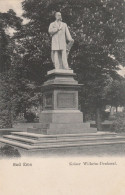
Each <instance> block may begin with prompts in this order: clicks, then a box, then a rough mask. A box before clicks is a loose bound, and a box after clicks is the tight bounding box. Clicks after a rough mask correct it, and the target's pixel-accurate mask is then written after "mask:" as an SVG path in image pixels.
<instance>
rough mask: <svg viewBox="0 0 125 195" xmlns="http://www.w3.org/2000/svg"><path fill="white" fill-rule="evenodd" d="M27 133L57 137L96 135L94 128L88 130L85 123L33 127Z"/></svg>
mask: <svg viewBox="0 0 125 195" xmlns="http://www.w3.org/2000/svg"><path fill="white" fill-rule="evenodd" d="M27 132H29V133H38V134H46V135H57V134H83V133H96V132H97V130H96V129H95V128H90V127H89V125H88V124H86V123H74V124H73V123H67V124H66V123H60V124H56V123H50V124H46V125H45V124H44V125H43V124H42V123H41V124H40V123H39V125H34V128H28V129H27Z"/></svg>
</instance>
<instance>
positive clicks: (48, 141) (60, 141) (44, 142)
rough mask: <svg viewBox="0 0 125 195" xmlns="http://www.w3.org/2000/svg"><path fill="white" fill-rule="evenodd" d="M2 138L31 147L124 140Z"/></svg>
mask: <svg viewBox="0 0 125 195" xmlns="http://www.w3.org/2000/svg"><path fill="white" fill-rule="evenodd" d="M4 138H6V139H9V140H15V141H16V142H23V143H26V144H31V145H48V144H55V143H58V144H65V143H77V142H78V143H79V142H99V141H114V140H115V141H116V140H117V141H120V140H125V136H124V137H121V136H117V137H97V138H95V137H94V138H72V139H71V138H69V139H63V138H62V139H57V140H53V139H46V140H41V141H39V140H34V139H27V138H25V137H20V136H17V135H8V136H7V135H6V136H4Z"/></svg>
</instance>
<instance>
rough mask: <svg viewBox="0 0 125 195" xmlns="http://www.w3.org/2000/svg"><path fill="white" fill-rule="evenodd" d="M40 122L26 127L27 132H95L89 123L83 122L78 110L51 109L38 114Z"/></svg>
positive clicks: (48, 133)
mask: <svg viewBox="0 0 125 195" xmlns="http://www.w3.org/2000/svg"><path fill="white" fill-rule="evenodd" d="M39 118H40V120H39V121H40V123H39V124H38V123H37V124H34V125H33V128H28V129H27V132H30V133H40V134H47V135H51V134H82V133H95V132H97V130H96V129H95V128H90V124H89V123H83V114H82V112H80V111H79V110H51V111H43V112H42V113H41V114H40V117H39Z"/></svg>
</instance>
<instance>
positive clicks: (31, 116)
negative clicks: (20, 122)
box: [24, 112, 36, 122]
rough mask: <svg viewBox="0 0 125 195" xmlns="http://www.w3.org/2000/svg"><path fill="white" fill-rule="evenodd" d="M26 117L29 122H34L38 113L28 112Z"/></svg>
mask: <svg viewBox="0 0 125 195" xmlns="http://www.w3.org/2000/svg"><path fill="white" fill-rule="evenodd" d="M24 117H25V119H26V120H27V122H34V119H35V118H36V114H35V113H33V112H27V113H26V114H25V116H24Z"/></svg>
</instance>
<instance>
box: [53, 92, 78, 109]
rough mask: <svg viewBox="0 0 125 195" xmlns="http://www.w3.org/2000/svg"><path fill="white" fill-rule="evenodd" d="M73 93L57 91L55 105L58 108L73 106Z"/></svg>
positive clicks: (74, 103)
mask: <svg viewBox="0 0 125 195" xmlns="http://www.w3.org/2000/svg"><path fill="white" fill-rule="evenodd" d="M75 105H76V102H75V94H74V93H58V94H57V107H58V108H75Z"/></svg>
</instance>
